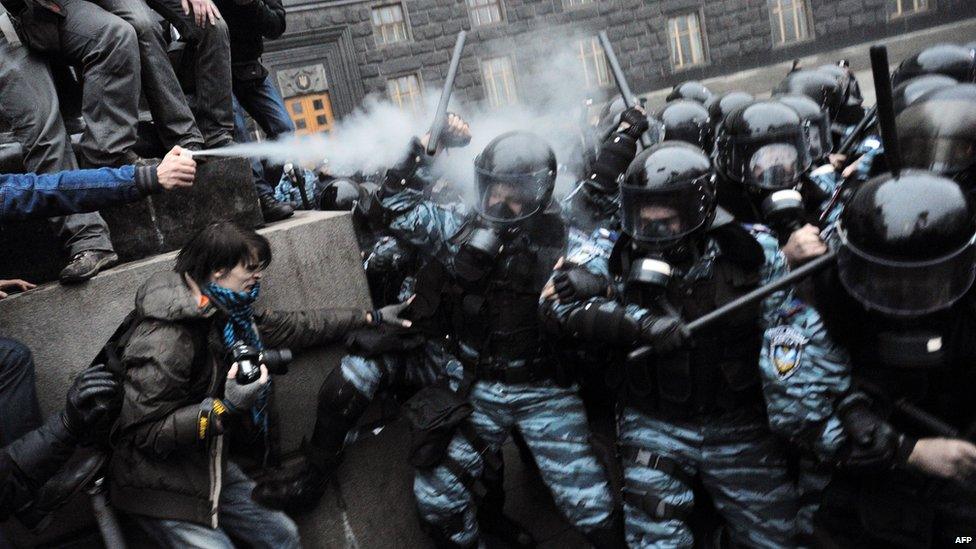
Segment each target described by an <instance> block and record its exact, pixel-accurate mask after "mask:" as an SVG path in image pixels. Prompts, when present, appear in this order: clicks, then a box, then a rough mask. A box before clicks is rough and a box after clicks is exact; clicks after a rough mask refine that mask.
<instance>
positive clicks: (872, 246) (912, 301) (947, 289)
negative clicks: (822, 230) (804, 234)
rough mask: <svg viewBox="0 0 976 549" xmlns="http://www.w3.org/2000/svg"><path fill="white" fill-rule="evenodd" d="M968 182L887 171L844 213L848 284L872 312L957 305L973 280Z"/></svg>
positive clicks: (907, 312)
mask: <svg viewBox="0 0 976 549" xmlns="http://www.w3.org/2000/svg"><path fill="white" fill-rule="evenodd" d="M973 213H974V212H973V208H972V204H971V203H970V201H969V198H968V197H967V196H966V194H965V193H964V192H963V190H962V188H961V187H960V186H959V185H958V184H957V183H956V182H954V181H952V180H950V179H946V178H944V177H941V176H939V175H937V174H934V173H932V172H928V171H924V170H913V169H908V170H902V171H901V173H900V174H899V175H898V176H897V177H896V176H894V175H892V174H890V173H888V174H884V175H881V176H878V177H875V178H874V179H871V180H869V181H868V182H867V183H864V184H863V185H862V186H861V187H859V188H858V189H857V191H856V192H855V193H854V196H852V197H851V199H850V202H849V203H848V204H847V206H846V207H845V208H844V212H843V213H842V214H841V218H840V224H839V225H838V230H837V238H838V240H839V243H840V247H839V250H838V254H837V270H838V274H839V276H840V281H841V285H842V286H843V287H844V289H845V290H846V291H847V293H848V294H850V295H851V297H853V298H854V299H855V300H857V301H858V302H860V303H861V305H862V306H864V307H865V308H866V309H867V310H869V311H877V312H879V313H882V314H884V315H887V316H892V317H899V318H911V317H918V316H922V315H926V314H929V313H933V312H936V311H939V310H942V309H946V308H948V307H950V306H951V305H952V304H953V303H955V302H956V301H958V300H959V298H961V297H962V296H963V295H964V294H965V293H966V292H967V291H968V290H969V288H970V286H972V284H973V278H974V274H976V271H974V261H976V245H974V238H976V221H974V218H973Z"/></svg>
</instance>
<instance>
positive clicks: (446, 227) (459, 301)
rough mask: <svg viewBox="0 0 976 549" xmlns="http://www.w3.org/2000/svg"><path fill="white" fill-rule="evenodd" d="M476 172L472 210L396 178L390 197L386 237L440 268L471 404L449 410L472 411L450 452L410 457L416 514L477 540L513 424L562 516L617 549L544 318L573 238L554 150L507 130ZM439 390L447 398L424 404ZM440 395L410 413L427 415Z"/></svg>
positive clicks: (455, 356)
mask: <svg viewBox="0 0 976 549" xmlns="http://www.w3.org/2000/svg"><path fill="white" fill-rule="evenodd" d="M475 174H476V179H477V188H478V201H477V203H476V204H475V210H476V213H475V215H470V216H460V215H457V214H456V213H455V212H452V211H449V210H446V209H444V208H440V207H438V206H436V205H434V204H432V203H430V202H428V201H426V200H424V198H423V196H422V195H420V194H419V193H417V192H416V191H411V190H409V189H406V188H404V187H403V186H400V185H397V182H396V181H393V182H392V185H390V186H388V188H387V190H386V192H387V193H388V195H387V196H386V197H385V198H384V200H383V205H384V207H386V208H387V209H388V211H389V213H390V216H391V217H390V219H391V223H390V230H391V231H392V232H393V233H394V234H395V235H396V236H397V237H399V238H401V239H403V240H405V241H407V242H409V243H410V244H411V245H413V246H414V247H415V248H417V249H418V250H419V251H420V252H421V253H423V254H424V255H425V256H427V257H430V258H432V259H434V260H436V261H437V264H438V265H440V266H441V267H443V277H442V280H443V285H442V288H441V289H440V291H438V292H437V293H436V296H437V297H438V298H441V299H443V300H444V301H445V302H447V303H446V305H447V309H448V310H449V311H451V312H452V314H451V316H450V317H449V318H448V320H449V322H450V323H451V327H450V333H449V335H450V342H451V347H450V348H449V351H450V353H449V355H448V356H446V357H445V361H444V365H445V369H446V371H447V374H448V376H450V378H451V380H452V382H451V388H452V389H454V390H455V391H457V393H456V394H457V396H458V397H459V399H460V400H465V399H466V401H467V403H468V404H458V406H457V408H451V409H452V410H453V409H469V410H470V412H471V413H470V415H468V416H466V418H465V419H464V420H463V421H461V422H460V424H458V425H456V427H457V429H458V430H457V431H455V432H454V434H453V436H451V437H449V438H448V440H446V441H445V444H446V447H445V446H438V451H436V452H426V451H423V452H422V451H421V450H423V449H424V448H425V447H420V450H418V453H415V454H414V455H413V458H412V460H413V462H414V463H415V465H417V466H418V470H417V476H416V480H415V483H414V493H415V495H416V497H417V504H418V510H419V514H420V518H421V520H422V522H423V523H424V525H425V529H426V530H427V532H428V533H429V534H430V535H431V536H432V538H434V540H435V541H436V542H437V543H438V544H440V545H442V546H461V547H469V546H474V545H475V544H477V543H478V539H479V532H478V526H477V522H476V520H475V517H476V508H477V504H478V502H477V499H478V496H479V494H480V493H481V492H482V490H481V489H480V488H479V483H480V480H479V477H480V475H481V473H482V471H483V469H484V467H485V462H486V460H490V459H491V457H492V456H493V455H494V452H495V451H497V450H498V448H500V446H501V444H502V443H503V442H504V441H505V439H506V438H507V434H508V432H509V430H510V429H511V428H512V427H516V428H517V429H518V430H519V431H520V433H521V434H522V436H523V438H524V440H525V442H526V444H527V445H528V447H529V448H530V449H531V451H532V453H533V454H534V455H535V458H536V463H537V464H538V466H539V471H540V475H541V476H542V479H543V481H544V482H545V483H546V484H547V485H548V486H549V488H550V490H551V491H552V493H553V496H554V499H555V501H556V504H557V506H558V507H559V509H560V510H561V511H562V512H563V514H564V515H565V517H566V518H567V519H568V520H569V521H570V522H571V523H572V524H573V525H574V526H576V527H577V528H578V529H579V530H581V531H582V532H583V534H584V535H585V536H586V537H587V538H588V539H589V540H590V541H591V543H593V544H594V545H596V546H598V547H612V546H615V544H617V543H619V534H618V533H617V528H616V527H615V523H616V520H615V517H614V514H613V509H612V507H613V503H612V498H611V495H610V491H609V488H608V484H607V481H606V477H605V474H604V472H603V469H602V468H601V466H600V465H599V463H598V461H597V459H596V456H595V454H594V452H593V450H592V448H591V447H590V443H589V440H588V436H589V431H588V429H587V425H586V418H585V414H584V411H583V406H582V403H581V402H580V399H579V397H578V396H577V394H576V391H575V388H574V387H573V386H572V385H570V384H568V383H567V382H566V380H564V379H563V377H562V375H561V374H560V368H559V364H558V362H557V361H555V360H554V359H553V353H552V350H551V349H550V348H549V346H548V344H547V341H546V339H545V336H544V334H543V333H542V330H541V328H540V324H539V321H538V312H537V311H538V300H539V295H540V293H541V291H542V288H543V286H544V284H545V283H546V281H547V280H548V278H549V274H550V273H551V270H552V266H553V265H554V264H555V263H556V260H557V259H558V257H559V256H560V255H561V252H562V248H563V246H564V243H565V238H566V233H565V227H564V225H563V223H562V221H561V219H560V218H559V212H558V210H554V209H553V208H552V202H551V197H552V191H553V185H554V181H555V175H556V158H555V154H554V153H553V152H552V149H551V148H550V147H549V146H548V145H547V144H546V143H545V141H543V140H542V139H541V138H540V137H538V136H536V135H534V134H531V133H527V132H510V133H506V134H503V135H501V136H498V137H497V138H495V139H494V140H492V141H491V143H489V144H488V145H487V146H486V147H485V149H484V150H483V151H482V152H481V154H480V155H479V156H478V158H477V159H476V161H475ZM435 394H440V395H441V396H443V393H442V392H441V393H437V392H435V391H427V392H426V393H425V397H428V398H431V395H435ZM443 400H444V399H443V398H441V399H440V400H438V401H437V402H423V401H421V403H420V404H417V405H416V406H415V407H412V408H413V409H417V410H420V411H423V410H430V409H433V407H434V406H437V405H440V404H442V403H443ZM448 400H450V399H448ZM468 406H470V408H468ZM448 415H450V414H448ZM414 424H415V426H416V425H417V422H416V421H415V423H414ZM418 429H419V428H418ZM569 470H571V471H572V473H571V474H569V475H567V474H566V473H567V471H569Z"/></svg>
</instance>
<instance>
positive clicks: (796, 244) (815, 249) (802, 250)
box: [783, 223, 827, 267]
mask: <svg viewBox="0 0 976 549" xmlns="http://www.w3.org/2000/svg"><path fill="white" fill-rule="evenodd" d="M825 253H827V244H826V243H824V241H823V239H822V238H820V229H818V228H817V227H815V226H813V225H811V224H809V223H807V224H806V225H804V226H802V227H800V228H799V229H797V230H795V231H793V234H791V235H790V238H789V240H787V241H786V244H785V245H784V246H783V255H784V256H786V262H787V263H788V264H789V265H790V267H797V266H799V265H802V264H804V263H806V262H807V261H810V260H811V259H813V258H815V257H820V256H822V255H823V254H825Z"/></svg>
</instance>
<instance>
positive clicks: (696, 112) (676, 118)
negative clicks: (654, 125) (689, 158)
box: [657, 99, 712, 152]
mask: <svg viewBox="0 0 976 549" xmlns="http://www.w3.org/2000/svg"><path fill="white" fill-rule="evenodd" d="M657 118H658V120H660V121H661V124H663V125H664V140H666V141H684V142H685V143H691V144H692V145H695V146H696V147H699V148H701V149H704V150H705V152H711V150H712V125H711V119H710V118H709V116H708V111H707V110H706V109H705V107H703V106H702V104H701V103H699V102H697V101H691V100H688V99H678V100H676V101H671V102H670V103H668V104H667V105H665V106H664V107H663V108H661V110H659V111H658V112H657Z"/></svg>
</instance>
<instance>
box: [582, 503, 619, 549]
mask: <svg viewBox="0 0 976 549" xmlns="http://www.w3.org/2000/svg"><path fill="white" fill-rule="evenodd" d="M583 537H585V538H586V540H587V541H589V542H590V544H591V545H593V547H595V548H596V549H620V548H625V547H627V538H626V537H625V536H624V520H623V517H621V515H620V513H619V512H616V511H614V513H613V514H612V515H610V522H609V523H608V524H607V525H606V526H602V527H600V528H594V529H593V530H590V531H588V532H584V533H583Z"/></svg>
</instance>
